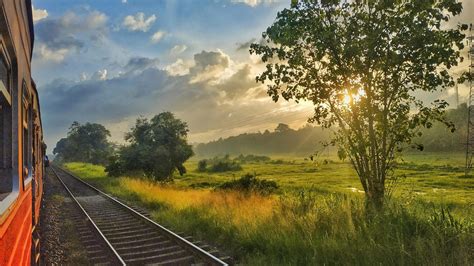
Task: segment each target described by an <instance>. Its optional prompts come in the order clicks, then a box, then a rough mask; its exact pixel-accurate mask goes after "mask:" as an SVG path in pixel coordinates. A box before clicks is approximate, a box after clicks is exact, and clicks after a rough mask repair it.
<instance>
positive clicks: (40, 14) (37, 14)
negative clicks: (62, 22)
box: [32, 6, 48, 23]
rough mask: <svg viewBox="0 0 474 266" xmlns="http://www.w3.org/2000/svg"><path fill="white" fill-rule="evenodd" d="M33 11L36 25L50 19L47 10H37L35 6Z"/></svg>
mask: <svg viewBox="0 0 474 266" xmlns="http://www.w3.org/2000/svg"><path fill="white" fill-rule="evenodd" d="M32 9H33V22H34V23H36V22H38V21H40V20H42V19H45V18H47V17H48V11H47V10H46V9H35V7H34V6H32Z"/></svg>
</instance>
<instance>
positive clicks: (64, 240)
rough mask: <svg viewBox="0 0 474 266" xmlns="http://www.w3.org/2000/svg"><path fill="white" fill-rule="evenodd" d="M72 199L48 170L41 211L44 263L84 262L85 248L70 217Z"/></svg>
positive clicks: (66, 263)
mask: <svg viewBox="0 0 474 266" xmlns="http://www.w3.org/2000/svg"><path fill="white" fill-rule="evenodd" d="M72 204H73V203H72V201H71V199H70V198H69V197H68V195H67V193H66V191H65V190H64V188H63V187H62V185H61V183H59V181H58V180H57V178H56V176H54V174H52V173H51V172H50V170H49V169H47V174H46V176H45V179H44V194H43V201H42V204H41V214H40V241H41V261H42V263H43V264H44V265H87V264H89V262H88V260H87V257H86V254H85V252H84V247H83V245H82V243H81V242H80V240H79V236H78V235H77V233H76V230H75V229H74V223H73V221H72V220H71V219H70V210H71V209H72V208H74V206H72Z"/></svg>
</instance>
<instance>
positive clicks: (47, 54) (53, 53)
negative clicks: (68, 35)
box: [35, 44, 69, 63]
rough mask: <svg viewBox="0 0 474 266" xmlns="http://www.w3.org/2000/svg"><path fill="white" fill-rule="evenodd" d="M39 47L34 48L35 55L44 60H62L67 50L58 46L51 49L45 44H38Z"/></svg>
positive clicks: (57, 61) (56, 61)
mask: <svg viewBox="0 0 474 266" xmlns="http://www.w3.org/2000/svg"><path fill="white" fill-rule="evenodd" d="M38 47H39V48H36V50H35V51H36V55H37V56H39V57H40V58H42V59H44V60H46V61H52V62H55V63H59V62H61V61H63V60H64V57H65V56H66V54H67V53H68V52H69V49H67V48H59V49H55V50H51V49H50V48H49V47H48V46H47V45H46V44H39V45H38Z"/></svg>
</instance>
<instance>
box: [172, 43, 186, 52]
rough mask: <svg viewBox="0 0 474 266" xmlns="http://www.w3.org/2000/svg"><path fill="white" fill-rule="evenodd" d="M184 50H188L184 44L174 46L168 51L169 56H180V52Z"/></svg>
mask: <svg viewBox="0 0 474 266" xmlns="http://www.w3.org/2000/svg"><path fill="white" fill-rule="evenodd" d="M186 49H188V47H187V46H186V45H184V44H181V45H179V44H178V45H175V46H173V48H171V50H170V54H171V55H178V54H181V53H182V52H184V51H186Z"/></svg>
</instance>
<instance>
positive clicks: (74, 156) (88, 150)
mask: <svg viewBox="0 0 474 266" xmlns="http://www.w3.org/2000/svg"><path fill="white" fill-rule="evenodd" d="M108 137H110V132H109V131H108V130H107V129H106V128H105V127H104V126H103V125H101V124H96V123H86V124H84V125H81V124H80V123H79V122H73V123H72V125H71V127H70V128H69V132H68V133H67V137H65V138H62V139H60V140H59V141H58V143H57V144H56V147H55V148H54V150H53V154H55V155H56V159H57V160H60V161H66V162H75V161H77V162H87V163H93V164H104V163H106V162H107V159H108V157H109V156H110V154H111V152H112V147H111V144H110V142H109V141H108V140H107V138H108Z"/></svg>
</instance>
